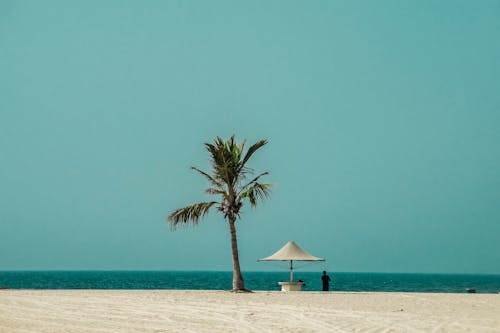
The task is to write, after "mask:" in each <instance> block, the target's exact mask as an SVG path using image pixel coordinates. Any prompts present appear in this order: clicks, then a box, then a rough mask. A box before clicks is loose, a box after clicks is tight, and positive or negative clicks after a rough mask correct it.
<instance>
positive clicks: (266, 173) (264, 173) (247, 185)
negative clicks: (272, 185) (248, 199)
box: [241, 171, 269, 191]
mask: <svg viewBox="0 0 500 333" xmlns="http://www.w3.org/2000/svg"><path fill="white" fill-rule="evenodd" d="M268 174H269V172H267V171H266V172H263V173H261V174H260V175H258V176H257V177H255V178H254V179H252V180H251V181H249V182H248V183H247V184H245V185H244V186H242V187H241V191H244V190H245V189H246V188H248V187H249V186H250V185H252V184H253V183H256V182H257V180H259V178H260V177H263V176H267V175H268Z"/></svg>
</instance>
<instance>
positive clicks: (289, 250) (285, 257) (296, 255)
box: [259, 241, 325, 282]
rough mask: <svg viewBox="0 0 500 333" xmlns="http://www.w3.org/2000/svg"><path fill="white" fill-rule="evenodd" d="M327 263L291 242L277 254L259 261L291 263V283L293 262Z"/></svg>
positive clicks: (291, 279) (291, 280)
mask: <svg viewBox="0 0 500 333" xmlns="http://www.w3.org/2000/svg"><path fill="white" fill-rule="evenodd" d="M294 260H299V261H325V259H323V258H318V257H315V256H313V255H311V254H309V253H307V252H306V251H304V250H302V249H301V248H300V246H298V245H297V243H295V242H293V241H291V242H288V243H286V244H285V246H283V247H282V248H281V249H279V250H278V251H277V252H276V253H274V254H272V255H270V256H269V257H265V258H262V259H259V261H290V282H293V261H294Z"/></svg>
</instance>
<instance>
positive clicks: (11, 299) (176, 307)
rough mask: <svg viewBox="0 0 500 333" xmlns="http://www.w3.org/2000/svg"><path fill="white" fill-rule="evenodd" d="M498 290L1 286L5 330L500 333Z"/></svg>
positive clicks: (8, 332)
mask: <svg viewBox="0 0 500 333" xmlns="http://www.w3.org/2000/svg"><path fill="white" fill-rule="evenodd" d="M499 314H500V295H498V294H424V293H340V292H333V293H321V292H295V293H282V292H254V293H250V294H240V293H231V292H227V291H191V290H0V332H2V333H4V332H5V333H14V332H25V333H27V332H37V333H42V332H50V333H54V332H103V333H104V332H155V333H159V332H500V315H499Z"/></svg>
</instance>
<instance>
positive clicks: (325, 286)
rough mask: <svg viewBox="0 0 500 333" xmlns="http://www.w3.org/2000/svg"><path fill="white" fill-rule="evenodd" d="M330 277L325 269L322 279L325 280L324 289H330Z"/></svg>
mask: <svg viewBox="0 0 500 333" xmlns="http://www.w3.org/2000/svg"><path fill="white" fill-rule="evenodd" d="M331 280H332V279H330V277H329V276H328V275H327V274H326V271H323V276H321V281H322V282H323V291H328V289H329V287H330V285H329V283H330V281H331Z"/></svg>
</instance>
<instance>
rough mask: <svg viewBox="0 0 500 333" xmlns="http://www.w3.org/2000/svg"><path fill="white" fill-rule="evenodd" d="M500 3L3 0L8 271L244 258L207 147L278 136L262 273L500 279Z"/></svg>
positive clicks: (259, 162)
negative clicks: (274, 262) (289, 267)
mask: <svg viewBox="0 0 500 333" xmlns="http://www.w3.org/2000/svg"><path fill="white" fill-rule="evenodd" d="M499 17H500V1H488V0H482V1H472V0H471V1H457V0H453V1H421V0H418V1H245V2H243V1H239V2H238V1H79V2H76V1H14V0H12V1H9V0H3V1H1V2H0V270H14V269H28V270H29V269H36V270H38V269H41V270H45V269H131V270H133V269H154V270H184V269H186V270H230V269H231V257H230V244H229V232H228V229H227V227H226V225H225V223H224V220H223V218H222V217H221V216H219V215H217V213H216V212H215V211H214V212H213V214H211V215H210V216H209V217H208V218H207V219H205V220H204V221H203V222H202V223H201V224H200V226H199V227H197V228H189V229H180V230H178V231H175V232H172V231H170V229H169V227H168V225H167V223H166V221H165V216H167V215H168V213H169V212H171V211H172V210H173V209H174V208H178V207H181V206H183V205H185V204H189V203H192V202H197V201H202V200H206V199H207V197H206V196H205V195H204V194H203V189H204V188H205V187H206V185H207V184H206V183H205V181H204V179H203V178H201V177H200V176H198V175H197V174H195V173H194V172H192V171H191V170H190V169H189V167H190V166H191V165H196V166H199V167H201V168H206V167H207V166H208V163H207V155H206V153H205V151H204V148H203V143H204V142H207V141H211V140H212V139H213V138H214V137H215V136H218V135H219V136H223V137H228V136H230V135H231V134H233V133H235V134H236V135H237V137H238V138H240V139H244V138H246V139H248V140H249V141H255V140H257V139H260V138H267V139H269V141H270V143H269V145H267V146H266V147H265V148H264V149H262V150H261V151H259V153H258V154H257V155H256V156H255V159H254V160H253V163H252V164H251V166H253V167H255V168H256V169H257V170H258V171H266V170H268V171H270V172H271V176H270V177H269V180H270V181H271V182H272V183H274V190H273V195H272V197H271V198H270V199H269V200H268V201H267V202H266V203H265V204H263V205H262V206H261V207H259V208H258V209H257V210H252V209H250V208H247V209H246V210H245V211H244V215H243V220H242V221H240V222H239V225H238V228H239V229H238V231H239V241H240V250H241V261H242V268H243V270H263V269H274V267H270V266H268V264H265V263H257V262H256V260H257V259H258V258H261V257H264V256H267V255H269V254H271V253H272V252H274V251H275V250H277V249H278V248H280V247H281V246H282V245H283V244H284V243H285V242H286V241H288V240H295V241H296V242H298V243H299V244H300V245H302V247H303V248H304V249H306V250H308V251H310V252H311V253H312V254H314V255H317V256H321V257H325V258H326V259H327V262H326V263H325V264H324V265H323V264H319V265H318V266H314V267H312V269H318V270H320V269H321V270H322V269H324V268H325V269H327V270H329V271H378V272H443V273H445V272H457V273H500V264H499V263H500V172H499V171H500V149H499V144H500V42H499V41H500V20H499Z"/></svg>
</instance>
